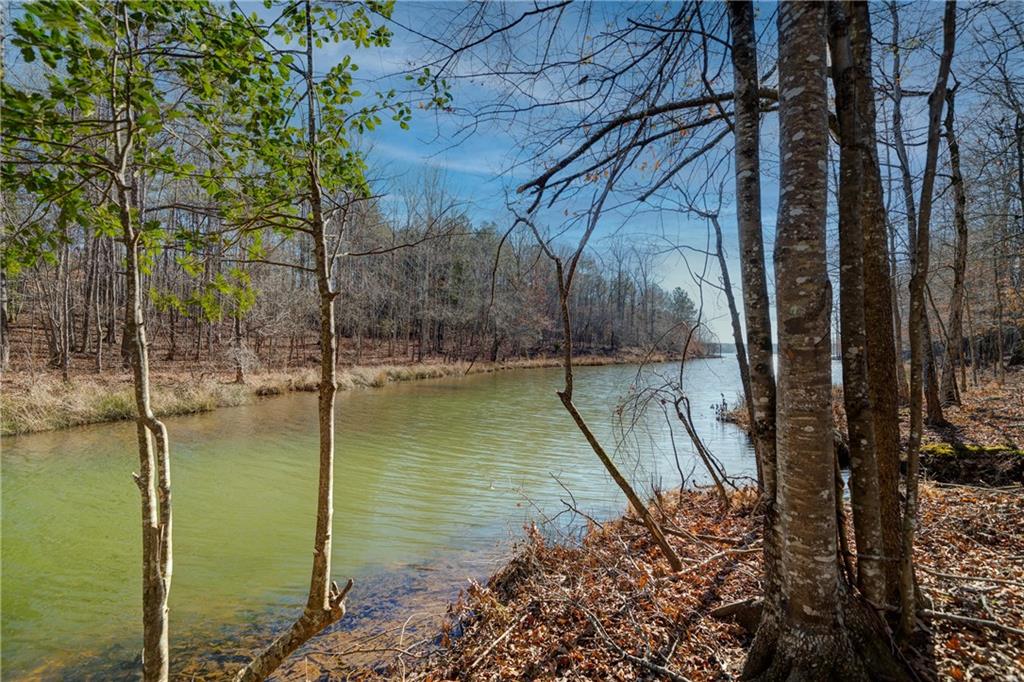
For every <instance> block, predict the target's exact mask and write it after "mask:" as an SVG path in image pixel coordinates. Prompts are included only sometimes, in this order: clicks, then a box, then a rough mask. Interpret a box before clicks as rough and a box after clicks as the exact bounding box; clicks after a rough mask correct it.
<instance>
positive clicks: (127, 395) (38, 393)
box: [0, 352, 675, 436]
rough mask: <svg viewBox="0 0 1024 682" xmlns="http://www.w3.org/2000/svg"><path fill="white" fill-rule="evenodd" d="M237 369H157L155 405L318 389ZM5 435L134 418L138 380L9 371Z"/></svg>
mask: <svg viewBox="0 0 1024 682" xmlns="http://www.w3.org/2000/svg"><path fill="white" fill-rule="evenodd" d="M674 359H675V358H673V357H671V356H668V355H665V354H651V355H647V354H642V353H630V352H625V353H621V354H617V355H581V356H579V357H577V358H573V364H574V365H575V366H576V367H596V366H605V365H630V364H638V363H640V362H668V361H671V360H674ZM561 365H562V360H561V358H558V357H549V358H533V359H528V360H509V361H504V362H497V363H491V362H482V363H481V362H476V363H473V362H468V361H459V362H452V363H446V362H423V363H405V364H379V365H361V366H351V367H339V369H338V391H339V392H341V391H351V390H356V389H363V388H381V387H383V386H387V385H388V384H395V383H404V382H408V381H419V380H422V379H440V378H444V377H453V376H459V375H461V376H468V375H471V374H491V373H494V372H503V371H508V370H516V369H539V368H552V367H561ZM233 372H234V370H233V369H219V368H217V369H208V370H206V371H200V372H198V376H197V375H196V373H188V374H186V373H185V372H166V371H160V370H155V371H153V372H152V373H151V379H150V381H151V390H152V392H153V405H154V411H155V412H156V415H157V416H158V417H173V416H181V415H188V414H199V413H203V412H211V411H213V410H216V409H218V408H222V407H238V406H240V405H248V404H252V403H255V402H257V401H259V400H261V399H263V398H267V397H272V396H278V395H285V394H287V393H309V392H314V391H316V390H317V386H318V382H319V370H317V369H316V368H313V367H299V368H294V369H289V370H278V371H274V370H270V371H265V372H252V373H251V374H250V375H249V376H247V377H246V382H245V383H244V384H238V383H235V382H233V381H231V380H228V379H225V378H226V377H229V376H231V375H232V374H233ZM0 387H2V390H0V435H2V436H20V435H27V434H31V433H42V432H46V431H58V430H63V429H70V428H74V427H78V426H88V425H91V424H103V423H110V422H118V421H130V420H133V419H135V403H134V399H133V394H132V383H131V379H130V376H129V375H128V373H127V372H116V373H106V374H100V375H96V374H91V375H90V374H81V375H79V376H76V377H74V378H72V379H71V381H70V382H68V383H67V384H65V383H64V382H63V381H61V380H60V378H59V373H56V372H39V373H30V372H18V373H15V374H13V375H12V374H10V373H8V374H7V375H5V376H4V377H3V381H2V384H0Z"/></svg>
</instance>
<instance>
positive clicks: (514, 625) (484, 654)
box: [466, 609, 530, 672]
mask: <svg viewBox="0 0 1024 682" xmlns="http://www.w3.org/2000/svg"><path fill="white" fill-rule="evenodd" d="M529 615H530V611H529V609H527V611H526V613H524V614H523V615H521V616H519V618H517V619H516V621H515V622H514V623H512V625H509V626H508V628H506V630H505V631H504V632H503V633H501V634H500V635H498V638H497V639H496V640H494V641H493V642H491V643H490V644H489V645H488V646H487V648H486V649H484V650H483V652H482V653H481V654H480V655H479V656H477V657H476V659H474V660H473V662H472V663H471V664H470V666H469V667H468V668H467V669H466V672H470V671H471V670H474V669H475V668H476V667H477V666H478V665H480V663H481V662H482V661H483V660H484V659H485V658H487V655H488V654H489V653H491V651H493V650H494V647H496V646H498V645H499V644H500V643H501V642H502V640H504V639H505V638H506V637H508V636H509V635H510V634H512V631H513V630H515V629H516V628H517V627H519V624H520V623H522V622H523V621H524V620H526V617H527V616H529Z"/></svg>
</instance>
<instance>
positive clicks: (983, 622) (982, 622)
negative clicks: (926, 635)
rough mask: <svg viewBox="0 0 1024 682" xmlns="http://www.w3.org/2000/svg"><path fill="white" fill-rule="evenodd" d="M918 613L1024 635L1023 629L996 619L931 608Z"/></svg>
mask: <svg viewBox="0 0 1024 682" xmlns="http://www.w3.org/2000/svg"><path fill="white" fill-rule="evenodd" d="M918 613H919V614H920V615H922V616H928V617H929V618H938V619H939V620H948V621H952V622H954V623H966V624H968V625H978V626H982V627H986V628H995V629H996V630H1002V631H1003V632H1010V633H1013V634H1015V635H1020V636H1021V637H1024V629H1021V628H1015V627H1013V626H1012V625H1004V624H1002V623H1000V622H999V621H997V620H988V619H985V618H972V617H970V616H960V615H957V614H955V613H946V612H944V611H932V610H931V609H921V610H920V611H918Z"/></svg>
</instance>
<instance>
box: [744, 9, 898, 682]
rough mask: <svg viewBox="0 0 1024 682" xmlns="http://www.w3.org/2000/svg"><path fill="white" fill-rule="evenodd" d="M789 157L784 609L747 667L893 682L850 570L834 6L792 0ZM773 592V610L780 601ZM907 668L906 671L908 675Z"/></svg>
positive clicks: (752, 674)
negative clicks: (837, 461) (837, 337)
mask: <svg viewBox="0 0 1024 682" xmlns="http://www.w3.org/2000/svg"><path fill="white" fill-rule="evenodd" d="M778 32H779V94H780V100H779V138H780V153H779V157H780V159H781V168H780V174H781V177H780V182H779V185H780V194H779V218H778V233H777V237H776V244H775V275H776V280H775V282H776V314H777V317H778V325H779V330H778V339H779V386H778V414H777V436H778V500H777V505H778V525H779V527H780V537H781V538H782V546H781V569H782V570H781V576H780V577H781V581H780V585H779V590H780V595H779V596H778V597H776V598H777V599H778V602H779V603H780V604H781V610H780V612H779V613H774V612H773V610H772V609H765V610H764V612H763V613H762V617H761V623H760V625H759V627H758V630H757V634H756V635H755V638H754V642H753V644H752V646H751V649H750V653H749V655H748V658H747V662H746V665H745V668H744V671H743V676H744V677H745V678H748V679H765V680H802V679H808V680H824V679H829V680H845V679H857V680H861V679H867V678H868V677H869V675H871V674H876V673H878V674H881V675H883V676H884V675H885V674H887V673H888V674H890V675H891V673H892V671H893V670H894V669H895V667H894V665H893V664H892V662H891V659H889V660H885V659H884V658H883V657H882V650H883V649H882V647H880V646H878V640H877V638H876V636H875V633H874V632H873V631H872V629H871V628H870V626H869V625H868V623H870V621H869V620H868V619H867V618H866V617H865V618H862V617H860V615H861V614H862V613H863V612H862V611H861V610H860V609H859V608H846V604H847V603H850V604H853V605H854V606H855V607H856V606H857V605H856V604H854V603H853V602H852V601H851V596H850V595H848V594H847V592H848V591H847V589H846V587H845V581H843V580H841V575H840V572H839V561H838V560H837V557H838V543H837V522H836V513H835V510H836V507H835V504H836V494H835V474H834V460H833V457H834V453H833V446H832V412H831V394H832V380H831V364H830V356H831V353H830V337H829V333H830V316H831V302H832V294H831V286H830V284H829V279H828V273H827V270H826V254H825V251H826V244H825V215H826V207H827V194H826V191H827V184H826V183H827V175H826V167H827V165H826V161H827V156H828V109H827V104H828V100H827V90H826V83H825V73H826V55H825V38H826V31H825V6H824V4H819V3H796V2H790V3H782V4H781V5H780V6H779V9H778ZM771 598H772V596H771V595H768V597H767V599H768V600H769V601H766V603H771V602H770V599H771ZM897 672H898V670H897Z"/></svg>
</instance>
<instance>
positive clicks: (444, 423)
mask: <svg viewBox="0 0 1024 682" xmlns="http://www.w3.org/2000/svg"><path fill="white" fill-rule="evenodd" d="M735 366H736V365H735V360H734V359H732V358H723V359H713V360H702V361H697V362H693V363H690V364H689V365H688V369H687V372H688V374H687V384H688V386H689V390H690V392H691V396H692V399H693V405H694V412H695V417H696V418H697V420H698V425H699V427H700V428H701V431H702V434H703V435H704V436H705V437H706V440H707V443H708V445H709V446H710V447H711V449H712V451H713V452H714V453H715V454H716V455H718V456H719V457H720V458H721V459H722V461H723V462H724V463H725V464H726V466H727V468H728V469H729V470H730V472H731V473H734V474H735V473H741V474H750V473H751V472H752V469H753V458H752V454H751V450H750V447H749V445H748V443H747V441H746V438H745V437H744V436H743V435H742V434H740V433H739V432H738V431H737V430H736V429H735V428H733V427H730V426H727V425H721V424H718V423H717V422H715V421H714V418H713V411H712V410H711V408H710V405H711V404H712V403H715V402H718V401H720V400H721V397H720V396H721V394H724V395H725V397H726V398H727V399H728V400H730V401H733V400H734V399H735V397H736V395H737V391H738V390H739V386H738V380H737V375H736V369H735ZM669 369H670V368H669V367H665V370H666V371H669ZM635 371H636V370H635V368H633V367H628V366H615V367H593V368H586V367H585V368H580V369H579V370H578V373H577V385H576V396H577V403H578V404H579V405H580V407H581V410H582V411H583V413H584V415H585V416H586V417H587V418H588V420H589V421H591V422H592V425H593V426H594V428H595V430H596V431H597V432H598V434H599V435H600V436H601V437H602V439H604V440H605V442H606V443H607V444H608V445H614V444H615V443H616V442H617V441H621V442H622V445H621V446H620V447H619V448H618V457H619V458H620V460H621V461H622V462H623V465H624V467H625V468H626V469H627V470H628V471H629V472H630V474H631V475H632V477H633V478H634V480H636V481H638V482H639V483H641V484H644V485H645V486H649V484H650V482H651V481H652V480H659V478H660V480H661V481H662V482H663V484H664V485H665V486H669V485H678V481H679V475H678V473H677V469H676V464H675V459H674V457H673V454H672V453H673V450H672V447H671V440H670V437H669V432H668V429H667V427H666V426H665V423H664V418H663V417H662V416H661V413H660V411H659V412H658V414H657V419H653V418H652V419H648V420H645V421H643V422H641V423H640V424H639V425H637V426H636V428H634V429H632V430H631V431H629V432H628V433H627V434H626V435H625V437H623V430H622V428H621V427H620V426H619V420H617V419H616V417H615V416H614V407H615V405H616V404H617V402H618V400H619V397H620V396H622V395H623V394H624V393H625V392H626V391H627V390H628V388H629V386H630V384H631V383H632V382H633V381H634V380H635ZM560 381H561V374H560V373H559V371H558V370H554V369H552V370H523V371H514V372H503V373H497V374H490V375H476V376H471V377H466V378H454V379H439V380H430V381H421V382H415V383H408V384H400V385H393V386H389V387H385V388H383V389H377V390H366V391H353V392H348V393H342V394H340V395H339V400H338V452H337V473H336V481H335V483H336V486H335V490H336V493H335V522H334V575H335V577H337V578H339V579H343V578H345V577H347V576H355V577H356V578H357V579H358V578H364V579H365V578H371V577H372V576H373V575H375V574H380V573H384V572H388V573H390V574H392V575H393V574H394V573H395V572H398V573H401V572H403V571H407V572H416V571H420V570H423V569H422V566H423V565H424V562H429V561H431V560H436V559H437V558H438V557H441V558H444V557H446V556H447V557H449V558H450V557H456V556H457V557H465V556H472V555H473V554H474V553H475V552H487V551H493V550H494V547H495V544H496V543H498V542H501V541H503V540H507V539H509V538H511V537H515V536H516V535H517V534H518V533H520V532H521V528H522V525H523V523H524V522H526V521H528V520H530V519H541V520H542V519H543V518H544V517H545V516H552V515H554V514H556V513H557V512H558V511H560V510H561V509H563V505H562V503H561V502H560V498H564V497H566V493H565V491H564V490H562V488H561V487H560V486H559V484H558V482H557V481H556V480H554V478H553V475H554V476H557V477H558V479H559V480H560V481H561V482H562V484H564V485H565V486H566V487H568V488H569V489H570V490H571V491H572V493H573V495H574V496H575V498H576V502H577V504H578V505H579V506H580V507H581V508H583V509H586V510H588V512H590V513H592V514H596V515H608V514H612V513H616V512H618V511H621V510H622V509H623V508H624V503H623V501H622V498H621V495H620V494H619V493H618V492H617V490H616V488H615V487H614V484H613V483H611V481H610V479H609V478H608V477H607V475H606V474H605V473H604V471H603V470H602V469H601V467H600V464H599V463H598V461H597V459H596V458H595V457H594V455H593V453H592V452H591V451H590V450H589V448H588V446H587V445H586V443H585V442H584V441H583V439H582V438H581V436H580V435H579V433H578V432H577V431H576V430H575V427H574V426H573V424H572V423H571V421H570V420H569V418H568V416H567V415H566V414H565V413H564V411H563V410H562V408H561V404H560V403H559V401H558V399H557V397H556V396H555V389H556V388H557V387H559V385H560ZM315 411H316V398H315V396H314V395H311V394H297V395H291V396H285V397H280V398H273V399H268V400H265V401H262V402H259V403H257V404H254V405H249V406H244V407H238V408H230V409H222V410H218V411H215V412H211V413H208V414H204V415H197V416H190V417H179V418H173V419H168V420H167V426H168V430H169V432H170V437H171V443H172V453H171V454H172V467H173V469H172V476H173V481H172V482H173V489H174V514H175V516H174V524H175V525H174V583H173V587H172V591H171V618H172V630H171V633H172V641H173V642H174V645H173V646H174V648H175V650H176V651H180V652H189V653H188V655H202V652H203V650H204V648H205V646H206V643H207V642H208V641H209V640H210V639H211V638H215V637H221V638H224V637H230V635H231V633H232V632H235V631H242V630H246V629H250V630H251V629H252V627H251V626H252V624H253V623H254V622H256V621H258V620H260V619H264V618H269V619H272V620H273V619H278V620H280V619H287V618H289V617H290V616H292V615H293V614H294V613H295V612H296V611H297V610H298V609H299V608H301V604H302V603H303V600H304V596H305V591H306V588H307V585H308V571H309V563H310V556H311V546H312V536H313V518H314V517H313V513H314V505H315V494H316V492H315V491H316V470H317V464H316V460H317V433H316V414H315ZM675 442H676V446H677V448H678V450H679V452H680V456H681V458H682V464H683V470H684V472H685V473H687V474H689V472H690V470H691V467H693V466H694V460H693V459H692V457H691V455H690V454H689V453H690V448H689V444H688V443H686V442H685V435H684V434H683V433H682V432H681V430H679V429H678V428H677V429H676V433H675ZM637 452H642V453H643V457H642V458H638V457H636V454H635V453H637ZM135 466H136V454H135V444H134V427H133V425H131V424H128V423H121V424H110V425H99V426H95V427H85V428H78V429H73V430H67V431H61V432H54V433H48V434H38V435H32V436H23V437H17V438H7V439H4V441H3V450H2V467H3V469H2V494H3V497H2V533H3V535H2V571H3V573H2V595H0V607H2V632H0V634H2V665H3V675H4V678H5V679H17V678H24V677H28V676H42V677H45V678H52V679H59V678H61V677H63V676H64V675H63V674H62V673H61V670H62V668H61V666H62V665H63V664H64V663H71V662H74V664H75V665H77V666H82V665H85V666H86V669H87V668H88V665H89V662H90V661H92V662H95V663H96V665H97V666H98V667H97V669H107V670H111V669H116V667H117V666H118V665H120V666H121V668H120V669H121V670H123V671H128V670H132V669H133V666H132V662H133V661H134V660H135V659H136V657H137V655H138V649H139V648H140V647H141V638H140V617H141V616H140V612H141V606H140V600H141V578H140V570H139V552H140V550H139V543H140V541H139V528H138V523H139V522H138V517H139V502H138V491H137V489H136V488H135V485H134V483H133V482H132V479H131V473H132V471H133V469H134V468H135ZM695 475H696V476H697V477H698V480H699V479H700V469H699V467H698V469H697V470H696V472H695ZM565 518H566V516H564V515H563V516H562V517H560V520H564V519H565ZM475 570H478V568H477V569H474V568H471V567H469V566H467V567H466V570H465V573H464V575H471V574H473V573H474V572H475ZM452 580H453V581H455V583H456V584H455V585H454V586H453V589H457V587H458V583H459V582H461V584H462V585H464V584H465V583H464V581H462V580H461V577H460V576H457V575H456V576H453V578H452ZM357 592H358V590H357ZM395 608H401V599H400V598H397V599H396V601H395ZM104 666H106V668H104ZM110 666H113V667H110ZM108 675H109V673H108ZM125 675H126V676H129V674H128V673H127V672H125ZM104 678H106V676H104Z"/></svg>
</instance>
